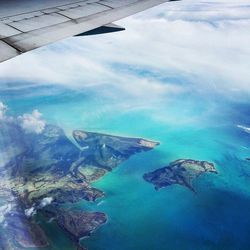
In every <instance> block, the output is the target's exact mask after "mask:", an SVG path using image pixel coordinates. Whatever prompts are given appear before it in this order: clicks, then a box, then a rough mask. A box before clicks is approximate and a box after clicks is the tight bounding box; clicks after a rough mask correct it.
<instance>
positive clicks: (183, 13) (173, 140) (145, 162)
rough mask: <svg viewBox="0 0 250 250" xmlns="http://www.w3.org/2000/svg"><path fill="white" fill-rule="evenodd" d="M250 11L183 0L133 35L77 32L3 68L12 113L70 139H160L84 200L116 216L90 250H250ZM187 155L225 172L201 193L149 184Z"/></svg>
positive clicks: (199, 187) (155, 13)
mask: <svg viewBox="0 0 250 250" xmlns="http://www.w3.org/2000/svg"><path fill="white" fill-rule="evenodd" d="M248 2H249V1H248ZM249 3H250V2H249ZM191 17H192V18H191ZM249 17H250V11H249V6H248V5H247V4H246V1H230V2H228V1H222V0H221V1H219V2H216V1H211V3H205V2H204V3H194V2H193V1H188V3H187V4H185V3H178V5H176V3H175V2H173V3H170V4H169V5H168V4H166V5H162V6H160V7H158V8H155V9H153V10H151V11H149V12H145V13H143V14H140V15H138V16H136V17H132V18H128V19H125V20H123V21H121V22H120V24H121V25H123V26H126V27H127V31H126V32H124V33H118V34H114V35H105V36H98V37H94V38H93V37H91V38H85V39H84V40H82V39H78V38H75V39H69V40H67V41H65V42H62V43H59V44H56V45H52V46H49V47H48V48H46V49H42V50H38V51H37V52H34V53H31V54H27V55H24V56H23V59H22V60H23V61H22V60H21V59H19V58H17V59H15V60H14V61H12V62H7V63H6V64H4V66H3V67H2V68H0V73H1V78H0V81H1V87H0V102H3V103H4V104H5V105H7V106H8V115H13V116H18V115H22V114H24V113H29V114H30V113H31V112H32V111H33V110H35V109H37V110H39V112H41V113H42V115H43V117H42V119H43V120H44V121H46V123H47V124H56V125H59V126H60V127H62V128H63V129H64V130H65V131H66V133H67V135H68V136H69V137H71V132H72V130H74V129H82V130H86V131H93V132H102V133H107V134H115V135H121V136H130V137H142V138H147V139H151V140H154V141H159V142H160V146H158V147H156V148H155V149H154V150H152V151H149V152H146V153H141V154H137V155H135V156H133V157H131V158H130V159H129V160H127V161H126V162H124V163H123V164H121V165H120V166H119V167H118V168H117V169H115V170H114V171H113V172H112V173H109V174H107V175H106V176H105V177H103V178H102V179H101V180H99V181H97V182H96V183H95V184H94V185H95V186H96V187H97V188H99V189H101V190H103V191H104V192H105V193H106V197H105V198H103V199H102V200H98V201H97V202H96V203H88V202H86V201H83V202H80V203H78V204H77V205H76V208H77V209H87V210H89V211H101V212H104V213H106V214H107V216H108V222H107V223H106V224H105V225H104V226H102V227H101V228H100V229H98V230H97V231H96V232H95V233H94V234H93V235H92V236H91V237H90V238H88V239H83V244H84V245H85V246H88V247H89V249H90V250H91V249H93V250H106V249H107V250H108V249H109V250H110V249H114V250H128V249H131V250H138V249H143V250H144V249H145V250H147V249H150V250H152V249H154V250H158V249H159V250H179V249H184V250H186V249H187V250H189V249H190V250H191V249H192V250H193V249H201V250H203V249H204V250H207V249H209V250H210V249H211V250H217V249H220V250H221V249H227V250H228V249H232V250H235V249H241V250H247V249H249V245H250V189H249V183H250V161H248V160H246V158H249V157H250V133H249V131H250V129H249V128H250V87H249V86H250V83H249V79H250V74H249V65H250V60H249V58H250V50H249V43H250V35H249V27H250V22H249V20H250V19H249ZM145 27H149V28H148V30H146V31H145ZM156 37H157V39H156ZM24 62H26V66H25V63H24ZM27 65H29V67H27ZM31 65H32V67H33V70H30V69H29V68H30V67H31ZM13 71H14V72H13ZM11 73H12V74H13V75H15V77H12V76H11ZM182 158H184V159H194V160H206V161H209V162H213V163H214V164H215V167H216V169H217V170H218V174H217V175H215V174H204V175H202V176H201V177H199V178H198V179H197V180H196V181H195V184H194V187H195V189H196V191H197V192H196V193H192V192H191V191H190V190H188V189H187V188H185V187H183V186H178V185H173V186H169V187H167V188H164V189H161V190H159V191H155V190H154V187H153V185H151V184H149V183H147V182H145V181H144V180H143V178H142V176H143V174H144V173H146V172H149V171H152V170H155V169H157V168H161V167H164V166H167V165H168V164H169V163H170V162H172V161H175V160H177V159H182ZM43 226H44V227H45V228H46V229H47V232H48V236H49V237H50V240H51V241H52V242H53V245H52V248H50V249H55V250H56V249H58V250H59V249H60V250H61V249H62V250H66V249H67V250H69V249H70V248H71V247H72V245H71V243H70V242H69V240H67V235H65V234H64V233H63V232H62V231H61V230H59V229H58V228H57V227H55V225H54V223H53V222H52V223H47V222H44V223H43Z"/></svg>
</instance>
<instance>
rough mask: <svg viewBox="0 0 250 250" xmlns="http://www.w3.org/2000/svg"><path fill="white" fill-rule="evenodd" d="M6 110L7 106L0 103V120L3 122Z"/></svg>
mask: <svg viewBox="0 0 250 250" xmlns="http://www.w3.org/2000/svg"><path fill="white" fill-rule="evenodd" d="M6 110H7V106H6V105H4V104H3V103H2V102H0V120H3V119H4V118H5V113H6Z"/></svg>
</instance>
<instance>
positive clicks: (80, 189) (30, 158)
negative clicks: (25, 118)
mask: <svg viewBox="0 0 250 250" xmlns="http://www.w3.org/2000/svg"><path fill="white" fill-rule="evenodd" d="M0 127H1V130H0V138H1V142H0V157H1V161H0V178H1V182H0V230H3V231H4V232H7V233H5V234H0V235H1V239H0V249H1V248H2V249H5V250H8V249H27V248H32V247H33V248H42V247H49V244H50V240H48V238H47V236H46V232H45V231H44V229H43V228H42V225H39V224H38V223H37V220H36V218H37V217H39V216H42V217H45V218H53V219H54V220H55V221H56V223H57V224H58V226H59V227H60V228H61V229H62V230H64V231H65V232H67V234H68V235H69V237H70V238H71V239H72V240H73V241H74V242H75V243H76V244H75V245H76V249H84V247H82V246H81V245H80V244H78V243H79V239H80V238H83V237H89V236H90V235H91V234H92V233H93V232H94V231H95V230H96V229H97V228H99V227H100V226H101V225H103V224H104V223H105V222H106V221H107V215H106V214H104V213H100V212H88V211H76V210H74V209H73V205H72V209H67V210H65V209H64V205H65V204H74V203H76V202H79V201H82V200H86V202H87V201H91V202H94V201H96V200H97V199H98V198H101V197H104V196H105V194H104V192H103V191H102V190H98V189H96V188H94V187H92V183H93V182H94V181H97V180H98V179H100V178H102V177H103V176H104V175H105V174H106V173H108V172H110V171H112V170H113V169H114V168H116V167H117V166H118V165H119V164H121V163H122V162H124V161H125V160H127V159H128V158H129V157H131V156H132V155H134V154H136V153H140V152H145V151H148V150H151V149H153V148H154V147H156V146H157V145H158V143H157V142H152V141H148V140H145V139H140V138H127V137H120V136H112V135H106V134H100V133H92V132H86V131H81V130H76V131H73V133H72V137H70V136H69V137H68V136H67V135H66V134H65V132H64V131H63V130H62V129H61V128H60V127H58V126H54V125H46V127H45V129H44V130H43V131H42V132H41V133H26V132H25V131H24V130H23V129H22V128H21V127H20V126H19V125H18V124H17V123H15V122H11V121H7V122H0Z"/></svg>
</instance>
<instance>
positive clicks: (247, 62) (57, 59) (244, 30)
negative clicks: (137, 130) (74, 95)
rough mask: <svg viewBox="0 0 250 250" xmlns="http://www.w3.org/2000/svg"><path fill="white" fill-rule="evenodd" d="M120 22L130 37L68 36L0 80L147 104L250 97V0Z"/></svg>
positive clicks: (181, 5) (17, 63) (183, 6)
mask: <svg viewBox="0 0 250 250" xmlns="http://www.w3.org/2000/svg"><path fill="white" fill-rule="evenodd" d="M119 24H121V25H123V26H124V27H126V28H127V31H125V32H121V33H117V34H108V35H101V36H92V37H86V38H70V39H67V40H65V41H63V42H60V43H57V44H55V45H52V46H49V47H46V48H42V49H39V50H37V51H34V52H31V53H27V54H26V55H23V56H21V57H18V58H16V59H13V60H11V61H7V62H5V63H4V64H1V65H0V79H2V80H8V79H13V78H14V79H21V80H29V81H36V82H37V83H40V84H42V83H54V84H62V85H66V86H67V87H75V88H92V89H97V90H98V91H99V92H102V91H103V94H105V95H112V93H111V92H113V93H115V94H117V93H120V95H127V96H131V97H134V98H141V99H142V98H145V99H150V98H152V99H157V98H159V97H163V96H164V97H165V96H169V95H172V94H179V93H182V92H183V91H184V92H185V91H190V89H191V91H193V90H195V91H213V92H215V93H224V94H226V95H233V96H234V95H237V94H238V93H240V94H241V95H242V94H246V95H250V87H249V86H250V71H249V66H250V47H249V44H250V32H249V28H250V1H249V0H245V1H243V0H240V1H225V0H218V1H213V0H212V1H209V2H205V1H204V2H202V1H199V2H197V1H191V0H190V1H189V0H187V1H183V2H172V3H166V4H164V5H161V6H159V7H156V8H154V9H152V10H149V11H146V12H143V13H142V14H139V15H136V16H133V17H129V18H127V19H124V20H121V21H119ZM117 65H123V67H124V69H127V70H117V67H116V66H117ZM129 68H130V69H131V68H132V69H138V70H137V71H136V70H135V71H133V70H132V71H131V70H129ZM145 71H147V72H149V73H148V74H143V73H142V72H145ZM173 78H179V79H182V80H183V82H184V83H182V84H180V83H179V82H175V81H174V80H172V79H173ZM185 82H186V83H187V84H185Z"/></svg>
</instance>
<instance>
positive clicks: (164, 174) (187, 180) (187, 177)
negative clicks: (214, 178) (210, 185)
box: [143, 159, 217, 192]
mask: <svg viewBox="0 0 250 250" xmlns="http://www.w3.org/2000/svg"><path fill="white" fill-rule="evenodd" d="M206 172H210V173H217V170H216V169H215V166H214V164H213V163H210V162H207V161H196V160H191V159H180V160H176V161H174V162H171V163H170V164H169V165H168V166H166V167H163V168H160V169H157V170H155V171H153V172H149V173H146V174H144V175H143V178H144V180H145V181H147V182H150V183H152V184H153V185H154V186H155V189H156V190H158V189H160V188H164V187H167V186H170V185H174V184H179V185H182V186H184V187H187V188H188V189H190V190H191V191H193V192H195V189H194V185H193V182H194V180H195V179H196V178H198V177H199V176H200V175H202V174H204V173H206Z"/></svg>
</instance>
